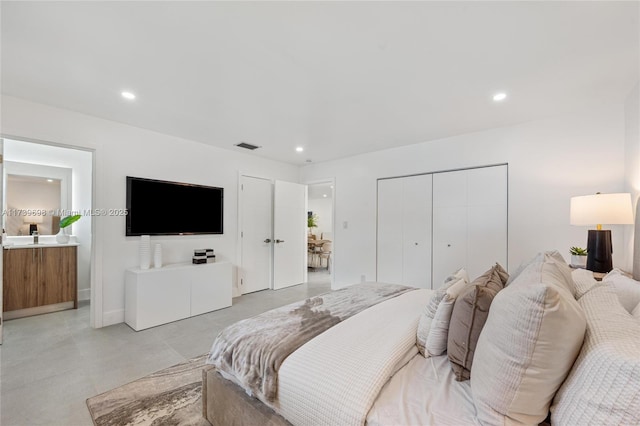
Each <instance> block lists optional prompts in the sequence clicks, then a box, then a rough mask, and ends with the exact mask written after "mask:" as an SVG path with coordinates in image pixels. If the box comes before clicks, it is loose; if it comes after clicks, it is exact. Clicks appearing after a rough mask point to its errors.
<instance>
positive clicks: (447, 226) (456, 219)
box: [432, 170, 467, 289]
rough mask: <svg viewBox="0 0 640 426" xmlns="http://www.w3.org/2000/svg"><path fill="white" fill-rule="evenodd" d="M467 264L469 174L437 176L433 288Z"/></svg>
mask: <svg viewBox="0 0 640 426" xmlns="http://www.w3.org/2000/svg"><path fill="white" fill-rule="evenodd" d="M466 265H467V172H466V170H462V171H455V172H446V173H436V174H435V175H434V176H433V266H432V268H433V288H434V289H437V288H440V287H441V286H442V284H443V282H444V280H445V278H446V277H447V276H449V275H451V273H452V272H454V271H456V270H458V269H460V268H462V267H465V266H466Z"/></svg>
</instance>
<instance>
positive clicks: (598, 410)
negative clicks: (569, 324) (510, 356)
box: [551, 286, 640, 425]
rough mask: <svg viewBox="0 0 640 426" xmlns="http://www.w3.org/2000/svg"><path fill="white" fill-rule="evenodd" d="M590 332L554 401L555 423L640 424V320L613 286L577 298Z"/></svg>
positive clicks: (552, 417) (553, 421) (552, 409)
mask: <svg viewBox="0 0 640 426" xmlns="http://www.w3.org/2000/svg"><path fill="white" fill-rule="evenodd" d="M578 304H579V305H580V307H582V309H583V311H584V312H585V315H586V318H587V332H586V334H585V338H584V343H583V344H582V347H581V349H580V354H579V355H578V358H577V359H576V360H575V362H574V363H573V367H572V368H571V371H570V372H569V375H568V376H567V378H566V380H564V382H563V383H562V386H561V387H560V389H559V390H558V393H557V394H556V396H555V397H554V399H553V405H552V407H551V424H553V425H586V424H589V425H640V404H639V401H640V322H638V321H637V320H635V319H634V318H632V317H631V316H630V315H629V313H628V312H627V311H626V310H625V309H624V307H623V306H622V305H621V304H620V301H619V300H618V297H617V295H616V294H615V292H614V290H613V289H612V288H611V287H607V286H597V287H595V288H593V290H591V291H590V292H588V293H587V294H585V295H584V296H583V297H581V298H580V300H578Z"/></svg>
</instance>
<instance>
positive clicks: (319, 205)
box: [308, 198, 333, 238]
mask: <svg viewBox="0 0 640 426" xmlns="http://www.w3.org/2000/svg"><path fill="white" fill-rule="evenodd" d="M308 204H309V209H308V210H309V211H311V212H313V214H314V215H316V216H318V220H317V221H316V223H317V224H318V227H317V228H313V233H314V234H315V235H317V236H318V238H320V235H321V234H322V233H325V232H331V230H332V229H331V227H332V226H333V224H332V223H331V219H332V206H333V200H332V199H331V198H315V199H309V203H308Z"/></svg>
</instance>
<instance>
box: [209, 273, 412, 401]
mask: <svg viewBox="0 0 640 426" xmlns="http://www.w3.org/2000/svg"><path fill="white" fill-rule="evenodd" d="M412 290H416V289H415V288H413V287H405V286H401V285H396V284H381V283H363V284H357V285H353V286H350V287H346V288H343V289H340V290H335V291H331V292H329V293H325V294H322V295H320V296H316V297H312V298H310V299H306V300H303V301H300V302H296V303H292V304H290V305H287V306H283V307H281V308H277V309H273V310H270V311H267V312H265V313H262V314H260V315H257V316H255V317H253V318H248V319H245V320H242V321H239V322H237V323H235V324H232V325H230V326H229V327H227V328H225V329H224V330H222V331H221V332H220V334H218V337H216V340H215V341H214V342H213V346H212V347H211V352H209V357H208V359H207V364H212V365H213V366H214V367H216V368H217V369H218V370H219V371H223V372H225V373H227V374H229V375H231V376H233V377H234V378H235V379H236V381H237V382H238V383H239V384H241V385H242V386H243V387H244V389H245V390H246V391H249V392H251V393H252V394H253V395H255V396H257V397H259V398H260V399H262V400H263V401H270V402H271V401H274V400H275V399H276V396H277V391H278V370H279V368H280V366H281V365H282V363H283V362H284V360H285V359H286V358H287V357H288V356H289V355H290V354H291V353H293V352H294V351H295V350H296V349H298V348H299V347H300V346H302V345H304V344H305V343H306V342H308V341H309V340H311V339H313V338H314V337H315V336H317V335H319V334H320V333H322V332H324V331H325V330H327V329H329V328H331V327H333V326H334V325H336V324H338V323H339V322H341V321H343V320H345V319H347V318H349V317H351V316H353V315H355V314H357V313H358V312H361V311H363V310H364V309H367V308H369V307H371V306H373V305H376V304H378V303H380V302H383V301H385V300H388V299H391V298H393V297H396V296H399V295H401V294H403V293H406V292H408V291H412Z"/></svg>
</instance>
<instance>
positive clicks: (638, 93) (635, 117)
mask: <svg viewBox="0 0 640 426" xmlns="http://www.w3.org/2000/svg"><path fill="white" fill-rule="evenodd" d="M624 115H625V138H624V150H625V152H624V160H625V164H624V185H625V187H624V190H625V192H630V193H631V199H632V201H633V211H634V214H635V211H636V206H637V203H638V197H639V196H640V83H639V84H636V87H634V88H633V90H632V91H631V93H629V96H627V99H626V101H625V103H624ZM633 238H634V236H633V230H631V232H628V233H627V234H626V235H625V250H626V251H627V254H628V255H627V259H626V262H625V265H624V266H625V270H627V271H631V270H632V269H633Z"/></svg>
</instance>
